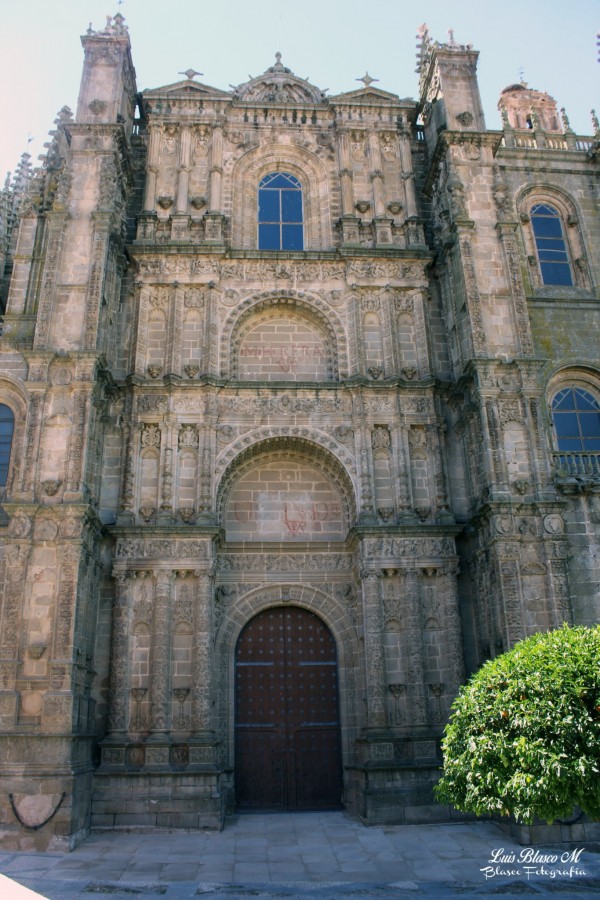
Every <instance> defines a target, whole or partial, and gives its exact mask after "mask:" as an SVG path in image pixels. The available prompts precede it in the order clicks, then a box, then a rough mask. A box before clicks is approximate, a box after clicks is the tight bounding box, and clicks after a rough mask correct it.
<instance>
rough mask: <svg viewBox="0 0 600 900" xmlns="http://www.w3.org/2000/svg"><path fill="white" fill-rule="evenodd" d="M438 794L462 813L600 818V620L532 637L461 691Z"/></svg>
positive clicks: (448, 733) (549, 818) (487, 666)
mask: <svg viewBox="0 0 600 900" xmlns="http://www.w3.org/2000/svg"><path fill="white" fill-rule="evenodd" d="M452 709H453V713H452V716H451V718H450V722H449V724H448V725H447V727H446V731H445V735H444V741H443V744H442V748H443V751H444V769H443V776H442V779H441V781H440V782H439V784H438V785H437V787H436V789H435V790H436V797H437V799H438V800H439V801H441V802H442V803H450V804H452V805H453V806H455V807H456V808H457V809H460V810H462V811H463V812H472V813H476V814H477V815H489V814H501V815H512V816H514V818H515V819H516V820H517V821H518V822H524V823H527V824H529V823H531V822H532V821H533V819H534V817H536V816H537V817H539V818H541V819H545V820H546V821H548V822H552V821H553V820H554V819H556V818H559V817H560V818H564V817H567V816H569V815H571V813H572V811H573V808H574V807H575V806H579V807H581V809H582V810H583V811H584V812H586V813H587V814H588V815H589V816H591V818H593V819H599V818H600V625H598V626H596V627H595V628H584V627H575V628H570V627H568V626H566V625H565V626H563V627H562V628H560V629H558V630H556V631H551V632H548V633H546V634H535V635H533V636H532V637H530V638H527V640H524V641H521V642H520V643H519V644H517V645H516V646H515V647H514V648H513V649H512V650H510V651H508V652H507V653H504V654H503V655H502V656H499V657H497V658H496V659H493V660H490V661H489V662H487V663H485V664H484V665H483V666H482V668H481V669H480V670H479V671H478V672H477V673H475V675H473V677H472V678H471V680H470V681H469V683H468V684H466V685H465V686H464V687H462V688H461V690H460V693H459V695H458V697H457V698H456V700H455V701H454V704H453V706H452Z"/></svg>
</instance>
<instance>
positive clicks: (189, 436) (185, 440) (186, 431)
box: [179, 425, 198, 450]
mask: <svg viewBox="0 0 600 900" xmlns="http://www.w3.org/2000/svg"><path fill="white" fill-rule="evenodd" d="M185 447H188V448H190V449H192V450H197V449H198V429H197V428H196V426H195V425H182V426H181V428H180V429H179V449H180V450H182V449H183V448H185Z"/></svg>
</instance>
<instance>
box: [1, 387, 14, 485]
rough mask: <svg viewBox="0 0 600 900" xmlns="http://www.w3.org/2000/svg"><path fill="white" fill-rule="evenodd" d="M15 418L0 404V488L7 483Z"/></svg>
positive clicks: (10, 411)
mask: <svg viewBox="0 0 600 900" xmlns="http://www.w3.org/2000/svg"><path fill="white" fill-rule="evenodd" d="M14 430H15V417H14V413H13V411H12V409H10V407H8V406H6V404H4V403H0V487H4V485H5V484H6V482H7V481H8V465H9V463H10V451H11V448H12V440H13V432H14Z"/></svg>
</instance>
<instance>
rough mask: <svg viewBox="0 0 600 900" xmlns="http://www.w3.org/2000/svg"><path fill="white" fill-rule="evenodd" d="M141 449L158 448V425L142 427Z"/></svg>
mask: <svg viewBox="0 0 600 900" xmlns="http://www.w3.org/2000/svg"><path fill="white" fill-rule="evenodd" d="M141 442H142V447H160V428H159V427H158V425H144V426H143V427H142V434H141Z"/></svg>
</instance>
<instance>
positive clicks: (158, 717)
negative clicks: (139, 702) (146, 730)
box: [150, 572, 173, 738]
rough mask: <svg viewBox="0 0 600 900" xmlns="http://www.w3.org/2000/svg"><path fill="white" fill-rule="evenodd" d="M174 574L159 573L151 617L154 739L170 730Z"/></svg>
mask: <svg viewBox="0 0 600 900" xmlns="http://www.w3.org/2000/svg"><path fill="white" fill-rule="evenodd" d="M172 581H173V573H172V572H157V573H156V575H155V586H154V615H153V617H152V649H151V658H152V663H151V667H150V675H151V679H150V690H151V697H150V728H151V730H152V733H153V736H155V737H157V738H158V737H160V735H164V734H166V733H167V731H168V725H169V711H170V704H171V695H170V691H169V683H170V680H171V679H170V674H171V672H170V668H171V652H170V651H171V629H170V620H171V586H172Z"/></svg>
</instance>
